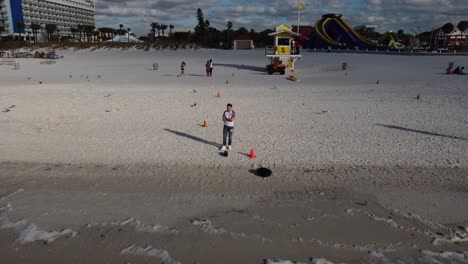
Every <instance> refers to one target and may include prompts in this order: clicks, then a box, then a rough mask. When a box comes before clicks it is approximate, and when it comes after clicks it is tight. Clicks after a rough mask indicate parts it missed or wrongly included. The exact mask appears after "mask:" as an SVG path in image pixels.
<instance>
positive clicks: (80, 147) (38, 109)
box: [0, 49, 468, 263]
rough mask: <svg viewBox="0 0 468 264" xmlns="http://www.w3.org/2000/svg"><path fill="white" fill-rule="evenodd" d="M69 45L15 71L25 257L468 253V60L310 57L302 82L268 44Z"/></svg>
mask: <svg viewBox="0 0 468 264" xmlns="http://www.w3.org/2000/svg"><path fill="white" fill-rule="evenodd" d="M57 52H58V53H59V54H60V55H64V58H63V59H60V60H58V61H57V63H56V64H51V65H44V64H40V60H38V59H16V61H17V62H20V66H21V68H20V70H18V71H15V70H12V69H11V67H10V66H0V80H1V81H0V110H9V111H2V112H0V164H1V165H0V180H1V181H0V182H1V184H0V197H3V198H2V200H1V202H0V208H1V210H2V218H1V219H0V220H2V223H1V224H2V227H3V229H1V230H0V245H2V246H4V247H3V248H4V249H3V250H0V251H3V252H1V254H2V255H5V256H7V259H8V260H11V261H12V263H13V262H14V261H18V260H19V259H21V258H20V257H19V256H23V258H22V260H23V262H24V263H32V262H34V261H35V260H36V261H39V260H44V261H48V262H51V263H52V262H53V263H60V261H63V260H67V261H68V260H70V263H85V262H84V261H83V258H80V256H82V255H79V254H77V253H76V252H85V251H86V252H88V251H89V250H91V251H93V250H92V249H94V251H93V252H94V253H92V254H90V256H89V260H90V261H91V262H93V263H104V262H106V263H126V261H127V262H129V263H144V262H145V261H156V262H155V263H159V262H158V261H160V262H163V261H165V263H262V259H263V258H265V259H269V260H268V261H270V262H268V261H266V260H265V262H266V263H287V262H279V261H277V262H274V261H273V259H274V258H277V259H280V260H287V259H289V260H291V261H292V260H295V261H301V262H304V263H325V262H317V261H320V260H318V259H314V257H316V258H325V259H327V260H328V261H330V262H334V263H340V262H343V263H363V262H369V263H393V262H396V261H397V260H401V261H403V263H436V262H431V261H435V260H437V261H441V263H468V252H466V251H468V250H467V248H468V243H467V241H468V234H467V230H466V229H467V226H468V203H467V202H466V201H468V189H467V186H468V185H467V184H468V177H467V175H468V114H467V113H468V76H466V75H465V76H457V75H445V74H443V73H444V70H445V68H446V67H447V65H448V63H449V62H451V61H453V62H455V65H464V66H465V67H466V66H468V56H456V57H454V56H440V57H429V56H428V57H415V56H414V57H413V56H386V55H364V54H334V53H331V54H326V53H307V52H304V53H303V55H304V56H303V58H302V59H301V60H299V61H298V62H297V64H296V71H295V72H294V73H292V74H294V76H296V77H297V78H298V79H300V81H299V82H291V81H288V80H286V79H285V77H286V76H287V75H288V74H290V73H289V72H288V73H287V75H286V76H282V75H273V76H269V75H267V74H266V73H265V71H264V66H265V65H266V64H267V62H268V61H267V59H266V58H265V56H264V51H263V50H253V51H222V50H177V51H169V50H160V51H154V50H153V51H143V50H135V49H129V50H125V51H122V50H94V51H91V50H82V51H72V50H66V51H57ZM208 59H213V61H214V72H213V77H212V78H207V77H206V76H205V69H204V63H205V62H206V60H208ZM182 61H185V62H186V63H187V67H186V76H185V77H177V75H178V74H179V73H180V68H179V65H180V63H181V62H182ZM342 62H347V63H348V69H347V70H346V71H343V70H341V63H342ZM153 63H158V64H159V69H158V70H157V71H155V70H153V69H152V68H153V67H152V64H153ZM377 81H378V83H377ZM39 82H42V83H39ZM218 91H219V92H220V94H221V97H222V98H221V99H220V98H216V95H217V93H218ZM418 94H419V95H420V99H419V100H417V99H416V96H417V95H418ZM195 103H196V105H195ZM227 103H232V104H233V105H234V107H233V109H234V110H235V111H236V121H235V130H234V143H233V150H232V151H231V154H230V155H229V157H223V156H221V155H220V154H219V150H218V147H219V146H220V144H221V142H222V138H221V136H222V125H223V124H222V120H221V115H222V113H223V111H224V109H225V107H226V104H227ZM204 120H206V121H207V123H208V128H203V127H202V124H203V121H204ZM251 148H254V149H255V153H256V155H257V158H255V159H252V160H251V159H249V157H248V154H249V152H250V150H251ZM260 166H265V167H269V168H271V169H272V171H273V176H272V177H271V178H269V179H265V180H264V179H260V178H258V177H255V176H254V175H253V173H252V170H253V169H256V168H258V167H260ZM249 170H250V171H249ZM18 190H21V191H18ZM10 194H11V195H10ZM129 218H133V219H136V220H135V221H140V222H138V223H140V224H139V225H138V224H135V222H132V220H130V222H124V224H122V222H123V221H125V220H127V219H129ZM21 220H24V221H26V222H27V223H26V224H25V222H22V223H19V224H18V222H17V221H21ZM128 223H130V225H129V224H128ZM132 223H133V224H132ZM28 224H30V225H28ZM31 224H34V225H36V227H37V228H39V229H40V228H42V229H41V230H45V231H51V230H57V231H59V232H60V231H64V230H66V232H62V233H56V234H55V235H58V236H57V237H56V240H55V238H54V240H55V241H49V242H50V243H49V242H48V243H47V245H45V246H47V247H48V251H47V252H49V254H46V253H45V251H44V250H45V249H44V245H41V244H40V243H25V244H23V243H21V241H23V242H24V241H25V240H24V239H23V240H21V239H20V238H21V232H19V233H20V235H18V234H17V233H15V232H14V229H13V228H12V227H18V226H29V228H30V229H31ZM156 225H157V226H159V227H158V228H156V229H157V232H149V231H155V230H156V229H154V226H156ZM142 226H143V227H142ZM17 229H18V228H17ZM20 229H21V228H20ZM23 229H24V228H23ZM119 229H122V230H120V231H119ZM138 229H140V232H138ZM32 230H36V231H37V229H32ZM103 230H104V231H103ZM70 232H76V234H75V235H73V236H72V235H71V234H72V233H70ZM31 234H33V235H31ZM37 234H39V236H38V235H37ZM102 234H104V236H105V237H102V236H101V235H102ZM26 237H29V238H30V239H29V240H31V241H47V240H48V239H50V234H49V235H45V237H46V238H44V234H42V235H41V233H40V232H39V233H38V232H33V233H30V234H29V236H26ZM29 240H27V239H26V242H27V241H29ZM15 241H16V242H15ZM96 241H98V242H96ZM454 242H457V243H454ZM148 245H149V246H150V247H147V246H148ZM153 249H154V250H153ZM213 249H214V250H213ZM441 251H446V252H448V253H447V254H446V255H444V256H442V255H440V252H441ZM463 251H465V255H463ZM18 252H20V253H18ZM234 252H235V253H234ZM457 252H459V253H457ZM460 252H461V253H460ZM17 253H18V254H17ZM434 254H435V255H434ZM437 254H439V255H437ZM457 254H461V255H457ZM169 256H170V257H169ZM447 256H449V257H447ZM71 259H73V260H71ZM385 261H388V262H385ZM450 261H453V262H450ZM91 262H88V263H91ZM18 263H19V262H18Z"/></svg>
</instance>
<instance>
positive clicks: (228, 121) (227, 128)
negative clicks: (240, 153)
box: [221, 104, 236, 151]
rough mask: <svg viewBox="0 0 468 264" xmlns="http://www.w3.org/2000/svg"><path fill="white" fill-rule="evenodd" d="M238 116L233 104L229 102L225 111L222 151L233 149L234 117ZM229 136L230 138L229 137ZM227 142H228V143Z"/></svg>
mask: <svg viewBox="0 0 468 264" xmlns="http://www.w3.org/2000/svg"><path fill="white" fill-rule="evenodd" d="M235 118H236V112H234V110H232V104H227V110H226V111H224V113H223V122H224V127H223V146H222V147H221V150H222V151H225V150H231V145H232V134H233V133H234V119H235ZM228 137H229V140H227V138H228ZM226 143H227V144H226Z"/></svg>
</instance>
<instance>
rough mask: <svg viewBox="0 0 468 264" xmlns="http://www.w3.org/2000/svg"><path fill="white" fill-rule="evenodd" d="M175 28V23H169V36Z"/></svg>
mask: <svg viewBox="0 0 468 264" xmlns="http://www.w3.org/2000/svg"><path fill="white" fill-rule="evenodd" d="M173 29H174V25H169V36H171V35H172V30H173Z"/></svg>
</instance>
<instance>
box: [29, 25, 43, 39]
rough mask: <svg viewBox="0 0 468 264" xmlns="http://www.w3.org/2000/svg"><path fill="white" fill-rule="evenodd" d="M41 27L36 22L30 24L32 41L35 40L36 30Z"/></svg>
mask: <svg viewBox="0 0 468 264" xmlns="http://www.w3.org/2000/svg"><path fill="white" fill-rule="evenodd" d="M41 29H42V27H41V25H39V24H36V23H32V24H31V30H32V32H33V35H34V42H37V31H38V30H41Z"/></svg>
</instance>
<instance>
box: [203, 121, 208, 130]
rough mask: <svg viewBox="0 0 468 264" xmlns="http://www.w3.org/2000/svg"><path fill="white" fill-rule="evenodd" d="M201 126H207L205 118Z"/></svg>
mask: <svg viewBox="0 0 468 264" xmlns="http://www.w3.org/2000/svg"><path fill="white" fill-rule="evenodd" d="M203 127H205V128H207V127H208V124H207V123H206V120H205V121H204V122H203Z"/></svg>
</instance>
